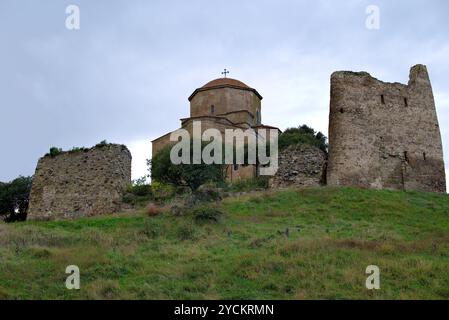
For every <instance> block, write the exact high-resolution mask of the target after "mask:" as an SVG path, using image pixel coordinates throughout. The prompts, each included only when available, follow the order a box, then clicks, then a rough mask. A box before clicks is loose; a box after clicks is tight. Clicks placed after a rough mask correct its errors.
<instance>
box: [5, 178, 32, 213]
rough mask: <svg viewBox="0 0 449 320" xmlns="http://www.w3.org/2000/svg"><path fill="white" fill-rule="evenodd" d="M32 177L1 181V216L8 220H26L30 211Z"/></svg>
mask: <svg viewBox="0 0 449 320" xmlns="http://www.w3.org/2000/svg"><path fill="white" fill-rule="evenodd" d="M31 183H32V177H22V176H20V177H18V178H17V179H14V180H13V181H11V182H9V183H0V216H3V219H4V220H5V221H7V222H13V221H24V220H26V215H27V211H28V203H29V197H30V191H31Z"/></svg>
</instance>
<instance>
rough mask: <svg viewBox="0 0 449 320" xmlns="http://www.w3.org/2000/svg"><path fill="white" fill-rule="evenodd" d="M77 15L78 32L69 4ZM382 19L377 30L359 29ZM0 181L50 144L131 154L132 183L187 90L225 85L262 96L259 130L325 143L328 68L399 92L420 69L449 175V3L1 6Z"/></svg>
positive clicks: (174, 120)
mask: <svg viewBox="0 0 449 320" xmlns="http://www.w3.org/2000/svg"><path fill="white" fill-rule="evenodd" d="M71 4H75V5H78V6H79V8H80V14H81V15H80V16H81V23H80V29H79V30H68V29H67V28H66V23H65V22H66V18H67V14H66V12H65V11H66V7H67V6H68V5H71ZM368 5H377V6H378V7H379V9H380V29H378V30H370V29H368V28H366V25H365V22H366V19H367V17H368V15H367V14H366V8H367V6H368ZM0 39H1V50H0V108H1V113H0V114H1V118H0V120H1V126H0V137H1V141H0V147H1V150H2V151H1V157H0V180H1V181H8V180H11V179H13V178H15V177H17V176H18V175H31V174H33V173H34V169H35V166H36V163H37V160H38V158H39V157H41V156H42V155H44V154H45V153H46V152H48V149H49V148H50V147H51V146H57V147H61V148H63V149H71V148H72V147H74V146H86V147H87V146H92V145H94V144H96V143H98V142H99V141H101V140H104V139H106V140H108V141H109V142H116V143H123V144H126V145H127V146H128V147H129V148H130V150H131V152H132V154H133V177H134V178H137V177H139V176H142V175H143V174H144V173H145V159H146V158H149V157H150V155H151V140H152V139H154V138H156V137H158V136H160V135H162V134H165V133H166V132H168V131H171V130H173V129H177V128H178V127H179V119H180V118H183V117H186V116H188V115H189V104H188V100H187V98H188V96H189V95H190V94H191V93H192V92H193V91H194V90H195V88H197V87H200V86H202V85H203V84H205V83H206V82H208V81H210V80H212V79H214V78H218V77H221V74H220V72H221V71H222V70H223V68H228V69H229V70H230V71H231V74H230V75H229V76H230V77H232V78H237V79H239V80H241V81H243V82H245V83H246V84H248V85H249V86H251V87H254V88H256V89H257V90H258V91H259V92H260V94H261V95H262V96H263V97H264V99H263V101H262V121H263V123H265V124H269V125H274V126H277V127H279V128H281V129H285V128H286V127H290V126H298V125H300V124H303V123H305V124H308V125H311V126H312V127H314V128H315V129H317V130H320V131H322V132H324V133H325V134H327V126H328V112H329V79H330V75H331V73H332V72H333V71H336V70H353V71H362V70H364V71H368V72H369V73H371V75H373V76H375V77H376V78H378V79H380V80H383V81H389V82H402V83H407V81H408V74H409V69H410V67H411V66H412V65H414V64H417V63H422V64H426V65H427V67H428V70H429V73H430V77H431V81H432V84H433V89H434V95H435V100H436V106H437V112H438V117H439V121H440V127H441V130H442V136H443V144H444V150H445V151H446V152H445V154H446V168H447V169H446V170H447V171H448V168H449V1H446V0H441V1H438V0H434V1H424V0H423V1H410V0H408V1H399V0H396V1H363V0H344V1H343V0H341V1H336V0H329V1H324V0H323V1H316V0H313V1H312V0H310V1H278V0H276V1H275V0H272V1H261V0H257V1H256V0H254V1H245V0H236V1H234V0H223V1H212V0H207V1H206V0H205V1H194V0H189V1H185V0H184V1H167V0H165V1H143V0H142V1H138V0H133V1H129V0H126V1H125V0H116V1H110V0H78V1H75V0H72V1H65V0H45V1H44V0H43V1H35V0H0Z"/></svg>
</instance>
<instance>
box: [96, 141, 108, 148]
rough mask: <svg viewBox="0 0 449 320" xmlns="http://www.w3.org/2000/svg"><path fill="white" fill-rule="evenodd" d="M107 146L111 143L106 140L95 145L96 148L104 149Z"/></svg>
mask: <svg viewBox="0 0 449 320" xmlns="http://www.w3.org/2000/svg"><path fill="white" fill-rule="evenodd" d="M107 145H109V143H108V142H107V141H106V140H103V141H100V143H97V144H96V145H95V148H102V147H105V146H107Z"/></svg>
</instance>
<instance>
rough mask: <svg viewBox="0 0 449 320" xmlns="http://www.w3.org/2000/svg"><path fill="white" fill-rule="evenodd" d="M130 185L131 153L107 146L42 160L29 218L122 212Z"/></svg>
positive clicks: (31, 199)
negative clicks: (123, 198) (125, 191)
mask: <svg viewBox="0 0 449 320" xmlns="http://www.w3.org/2000/svg"><path fill="white" fill-rule="evenodd" d="M130 183H131V153H130V152H129V150H128V149H127V148H126V146H123V145H116V144H108V145H102V146H97V147H94V148H91V149H83V150H81V151H76V152H64V153H62V154H60V155H57V156H55V157H51V156H49V155H47V156H44V157H42V158H41V159H40V160H39V162H38V165H37V168H36V173H35V175H34V179H33V185H32V188H31V194H30V205H29V210H28V219H32V220H48V219H61V218H78V217H85V216H94V215H100V214H105V213H112V212H114V211H117V210H119V209H120V206H121V200H122V196H123V190H124V188H126V186H127V185H129V184H130Z"/></svg>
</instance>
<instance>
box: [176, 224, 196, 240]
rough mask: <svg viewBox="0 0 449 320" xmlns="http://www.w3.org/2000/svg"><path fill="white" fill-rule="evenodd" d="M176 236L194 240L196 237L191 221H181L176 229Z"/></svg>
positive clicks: (181, 238)
mask: <svg viewBox="0 0 449 320" xmlns="http://www.w3.org/2000/svg"><path fill="white" fill-rule="evenodd" d="M176 237H177V238H178V239H179V240H183V241H184V240H194V239H195V238H196V229H195V226H194V225H192V224H191V223H188V222H186V223H183V224H181V225H180V226H179V227H178V228H177V229H176Z"/></svg>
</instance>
